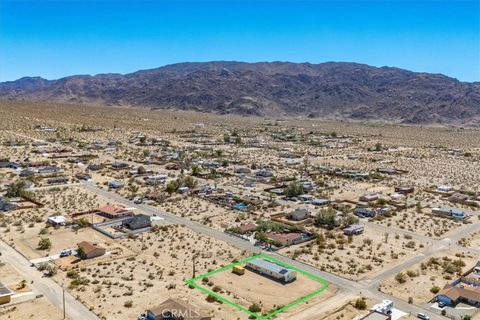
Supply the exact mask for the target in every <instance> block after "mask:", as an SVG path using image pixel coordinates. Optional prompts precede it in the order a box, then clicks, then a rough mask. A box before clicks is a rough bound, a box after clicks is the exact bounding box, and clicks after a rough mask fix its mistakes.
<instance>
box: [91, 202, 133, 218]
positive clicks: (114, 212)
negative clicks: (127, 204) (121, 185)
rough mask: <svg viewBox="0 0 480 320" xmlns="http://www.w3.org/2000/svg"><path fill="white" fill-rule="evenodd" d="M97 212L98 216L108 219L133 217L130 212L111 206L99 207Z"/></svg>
mask: <svg viewBox="0 0 480 320" xmlns="http://www.w3.org/2000/svg"><path fill="white" fill-rule="evenodd" d="M97 211H98V214H99V215H101V216H103V217H105V218H108V219H118V218H122V217H131V216H133V211H132V210H129V209H126V208H123V207H118V206H113V205H106V206H103V207H100V208H98V209H97Z"/></svg>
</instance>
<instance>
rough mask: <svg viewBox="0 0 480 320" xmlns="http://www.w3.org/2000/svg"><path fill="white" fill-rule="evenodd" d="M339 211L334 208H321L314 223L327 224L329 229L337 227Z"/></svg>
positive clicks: (317, 224) (318, 224)
mask: <svg viewBox="0 0 480 320" xmlns="http://www.w3.org/2000/svg"><path fill="white" fill-rule="evenodd" d="M336 216H337V212H336V211H335V209H333V208H327V209H322V210H320V212H319V213H317V215H316V216H315V219H314V224H315V225H316V226H327V227H328V228H329V229H333V228H335V217H336Z"/></svg>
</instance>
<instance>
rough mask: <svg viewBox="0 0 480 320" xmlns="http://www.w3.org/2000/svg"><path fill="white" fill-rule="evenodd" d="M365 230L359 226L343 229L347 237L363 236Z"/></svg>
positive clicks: (353, 225)
mask: <svg viewBox="0 0 480 320" xmlns="http://www.w3.org/2000/svg"><path fill="white" fill-rule="evenodd" d="M364 230H365V228H364V227H363V226H361V225H359V224H352V225H351V226H349V227H347V228H345V229H343V233H344V234H345V235H347V236H353V235H359V234H362V233H363V231H364Z"/></svg>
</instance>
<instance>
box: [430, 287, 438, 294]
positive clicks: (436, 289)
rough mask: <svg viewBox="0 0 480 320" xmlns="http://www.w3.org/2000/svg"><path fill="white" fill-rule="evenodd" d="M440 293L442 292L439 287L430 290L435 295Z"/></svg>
mask: <svg viewBox="0 0 480 320" xmlns="http://www.w3.org/2000/svg"><path fill="white" fill-rule="evenodd" d="M439 291H440V287H438V286H433V287H432V288H431V289H430V292H431V293H433V294H437V293H438V292H439Z"/></svg>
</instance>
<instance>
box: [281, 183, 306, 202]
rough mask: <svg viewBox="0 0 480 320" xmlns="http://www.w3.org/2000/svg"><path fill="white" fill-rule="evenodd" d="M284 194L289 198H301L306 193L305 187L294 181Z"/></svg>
mask: <svg viewBox="0 0 480 320" xmlns="http://www.w3.org/2000/svg"><path fill="white" fill-rule="evenodd" d="M284 193H285V195H286V196H287V197H289V198H292V197H296V196H299V195H301V194H303V193H304V190H303V186H302V185H301V184H300V183H299V182H297V181H292V182H290V184H289V185H288V187H287V188H285V191H284Z"/></svg>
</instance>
